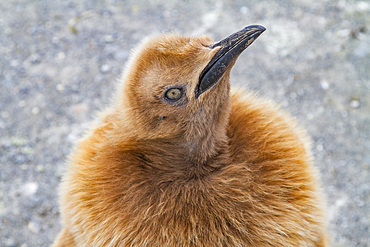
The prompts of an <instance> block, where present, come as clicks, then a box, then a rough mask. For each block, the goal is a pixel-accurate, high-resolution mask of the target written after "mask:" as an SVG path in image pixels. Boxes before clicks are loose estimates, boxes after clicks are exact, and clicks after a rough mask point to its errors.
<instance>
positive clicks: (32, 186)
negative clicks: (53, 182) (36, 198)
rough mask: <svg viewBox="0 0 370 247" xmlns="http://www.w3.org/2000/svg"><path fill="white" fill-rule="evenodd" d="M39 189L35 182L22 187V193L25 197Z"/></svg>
mask: <svg viewBox="0 0 370 247" xmlns="http://www.w3.org/2000/svg"><path fill="white" fill-rule="evenodd" d="M38 188H39V185H38V184H37V183H35V182H29V183H26V184H24V185H23V186H22V193H23V194H24V195H26V196H32V195H34V194H35V193H36V192H37V190H38Z"/></svg>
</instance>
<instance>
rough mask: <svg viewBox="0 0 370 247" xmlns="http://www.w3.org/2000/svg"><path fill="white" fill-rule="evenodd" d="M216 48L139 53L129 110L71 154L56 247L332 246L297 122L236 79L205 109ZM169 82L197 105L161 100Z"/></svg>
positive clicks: (123, 95) (129, 76)
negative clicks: (197, 89)
mask: <svg viewBox="0 0 370 247" xmlns="http://www.w3.org/2000/svg"><path fill="white" fill-rule="evenodd" d="M175 41H177V42H175ZM211 42H212V41H211V40H210V39H209V38H205V37H201V38H197V39H195V38H182V37H181V36H165V37H164V38H163V37H156V38H154V39H152V40H149V41H147V42H146V43H144V44H143V45H142V46H141V47H140V48H139V50H138V52H137V53H136V54H135V55H134V58H133V60H132V61H131V62H130V65H129V66H128V68H127V71H126V74H125V76H124V77H123V79H122V80H123V82H122V86H121V88H120V90H122V92H120V93H118V95H117V100H116V101H115V103H114V104H113V105H112V106H111V107H110V108H109V109H108V110H106V111H105V112H103V113H102V116H101V121H100V123H98V124H96V126H95V127H94V128H92V129H91V130H90V132H89V133H88V134H87V135H86V137H85V138H84V139H83V140H82V141H81V142H80V143H79V144H78V145H77V147H76V149H75V151H74V152H73V154H72V155H71V156H70V159H69V163H68V169H67V172H66V174H65V175H64V178H63V181H62V185H61V212H62V218H63V227H64V229H63V230H62V231H61V233H60V234H59V236H58V237H57V239H56V240H55V242H54V244H53V247H60V246H286V247H293V246H294V247H297V246H328V244H327V234H326V223H325V212H324V205H323V204H324V203H323V198H322V194H321V191H320V186H319V182H318V180H317V177H318V174H317V172H316V169H315V168H314V167H313V166H312V164H311V157H310V154H309V151H308V150H309V149H308V147H307V141H308V139H307V138H306V136H305V134H304V132H303V131H302V130H300V129H299V128H298V127H296V123H295V121H294V120H293V119H292V118H290V117H289V116H287V115H285V114H284V113H281V111H280V110H279V109H278V108H277V107H276V106H275V105H274V104H272V103H269V102H268V101H265V100H263V99H260V98H258V97H256V96H254V95H252V94H250V93H230V90H229V87H230V86H229V74H226V75H225V76H224V78H223V80H222V81H221V82H220V83H219V84H218V85H217V86H215V88H213V89H211V90H209V92H206V93H205V94H204V95H202V96H201V97H200V98H199V101H195V100H194V99H193V97H192V89H193V88H194V86H195V84H196V83H197V79H198V77H199V73H200V71H201V69H202V68H204V66H205V64H206V63H207V61H209V60H210V58H211V57H212V55H213V54H214V51H209V50H207V49H206V48H205V47H206V45H207V44H209V43H211ZM173 46H175V47H173ZM153 47H154V48H153ZM180 51H181V52H180ZM174 54H177V57H176V56H175V55H174ZM197 57H199V59H198V60H197ZM138 58H140V59H139V60H138ZM166 59H168V60H166ZM181 61H184V63H185V64H187V66H185V67H183V66H180V65H181ZM191 61H192V62H191ZM194 64H198V65H194ZM166 66H167V67H166ZM179 66H180V67H179ZM166 69H169V70H166ZM161 70H163V71H162V72H161ZM176 70H177V71H176ZM168 71H171V73H169V72H168ZM158 73H163V74H164V75H161V74H158ZM192 73H193V74H192ZM158 77H159V78H162V79H163V78H166V80H157V79H156V78H158ZM175 77H176V78H175ZM181 77H186V79H184V80H180V79H179V78H181ZM143 80H145V81H146V84H145V85H146V87H145V88H141V85H142V83H138V82H139V81H143ZM153 81H154V82H153ZM163 81H165V82H168V81H179V82H178V83H180V84H181V83H188V84H186V90H187V92H188V94H187V97H188V102H185V103H184V105H181V106H173V105H165V104H162V103H161V101H160V100H157V99H156V98H155V97H151V96H149V95H153V94H155V95H160V94H161V88H162V86H163V85H161V86H160V87H156V85H157V84H158V83H161V82H163ZM149 82H152V83H153V84H150V83H149ZM135 90H136V91H135ZM135 95H136V96H137V97H135ZM146 95H148V97H146ZM208 102H211V103H208ZM152 108H154V109H152ZM156 108H157V109H156ZM145 109H146V111H147V112H145ZM197 109H202V110H197ZM163 114H166V117H167V118H166V120H163V121H162V120H158V119H157V116H161V115H163ZM204 118H206V120H204ZM153 121H159V122H158V123H156V124H155V123H153ZM160 121H162V122H160ZM164 121H167V122H164ZM209 121H211V122H210V123H209ZM131 124H134V125H135V126H132V125H131ZM206 126H207V128H206ZM198 152H201V154H199V153H198Z"/></svg>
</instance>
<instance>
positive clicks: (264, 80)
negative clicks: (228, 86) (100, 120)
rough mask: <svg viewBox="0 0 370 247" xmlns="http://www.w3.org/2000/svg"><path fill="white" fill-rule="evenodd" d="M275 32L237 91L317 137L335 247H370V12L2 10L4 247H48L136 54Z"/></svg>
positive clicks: (32, 5) (243, 5) (344, 0)
mask: <svg viewBox="0 0 370 247" xmlns="http://www.w3.org/2000/svg"><path fill="white" fill-rule="evenodd" d="M250 24H261V25H263V26H265V27H266V28H267V30H266V32H265V33H263V34H262V35H261V36H260V38H259V39H258V40H257V41H256V42H255V43H254V44H253V45H252V46H251V47H250V48H248V49H247V51H246V52H244V53H243V54H242V55H241V57H240V58H239V60H238V61H237V63H236V65H235V66H234V68H233V71H232V78H231V80H232V84H233V85H236V86H242V87H244V88H247V89H250V90H254V91H258V92H259V94H260V95H261V96H265V97H267V98H270V99H272V100H274V101H275V102H277V103H279V104H281V107H282V108H283V109H285V110H286V111H288V112H290V113H291V114H292V115H294V116H296V118H297V119H298V121H299V122H300V124H301V125H302V126H304V127H305V128H307V129H308V131H309V133H310V135H311V136H312V139H313V152H314V155H315V160H316V161H315V163H316V165H317V166H318V167H319V169H320V171H321V173H322V181H323V185H324V189H325V192H326V193H327V198H328V199H327V201H328V216H329V220H330V225H329V228H330V233H331V238H332V245H333V246H346V247H352V246H370V245H369V243H370V229H369V226H370V212H369V208H370V207H369V199H370V72H369V71H370V1H368V0H365V1H353V0H320V1H319V0H268V1H267V0H249V1H246V0H244V1H241V0H227V1H210V0H209V1H197V0H187V1H180V0H176V1H165V0H157V1H148V2H147V1H142V0H136V1H115V0H110V1H109V0H106V1H104V0H101V1H88V0H83V1H62V0H57V1H51V0H50V1H36V0H28V1H27V0H18V1H16V0H14V1H6V0H1V1H0V246H22V247H26V246H48V245H49V244H50V243H51V242H52V241H53V239H54V238H55V236H56V234H57V233H58V231H59V230H60V227H61V225H60V218H59V213H58V202H57V201H58V198H57V190H58V184H59V181H60V178H61V174H62V172H63V170H64V169H65V161H66V157H67V156H68V154H69V153H70V151H71V148H72V147H73V145H74V143H75V142H76V141H77V140H78V138H80V136H81V135H82V134H83V132H84V130H85V128H86V127H88V126H89V123H90V122H91V121H92V120H93V119H94V117H95V114H96V112H97V111H98V110H99V109H102V108H104V107H105V106H106V105H107V104H108V103H109V101H110V98H111V96H112V93H113V90H114V84H115V83H116V81H117V78H118V77H119V75H120V73H121V71H122V68H123V66H124V64H125V63H126V61H127V58H128V56H129V53H130V50H131V49H132V48H133V47H134V46H135V44H137V43H138V42H139V41H140V40H141V39H142V38H143V37H145V36H147V35H150V34H152V33H158V32H178V33H183V34H187V35H200V34H208V35H210V36H211V37H212V38H214V39H215V40H219V39H221V38H224V37H226V36H228V35H229V34H231V33H233V32H234V31H237V30H239V29H241V28H243V27H244V26H247V25H250Z"/></svg>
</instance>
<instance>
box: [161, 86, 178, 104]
mask: <svg viewBox="0 0 370 247" xmlns="http://www.w3.org/2000/svg"><path fill="white" fill-rule="evenodd" d="M164 96H165V97H166V99H167V100H171V101H176V100H179V99H180V98H181V96H182V89H181V88H170V89H168V90H167V91H166V93H165V94H164Z"/></svg>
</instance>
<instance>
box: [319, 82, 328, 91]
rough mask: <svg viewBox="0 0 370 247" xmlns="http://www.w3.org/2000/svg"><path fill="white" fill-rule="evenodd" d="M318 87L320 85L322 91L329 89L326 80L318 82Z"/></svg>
mask: <svg viewBox="0 0 370 247" xmlns="http://www.w3.org/2000/svg"><path fill="white" fill-rule="evenodd" d="M320 85H321V88H322V89H324V90H328V89H329V82H327V81H326V80H322V81H321V82H320Z"/></svg>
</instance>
